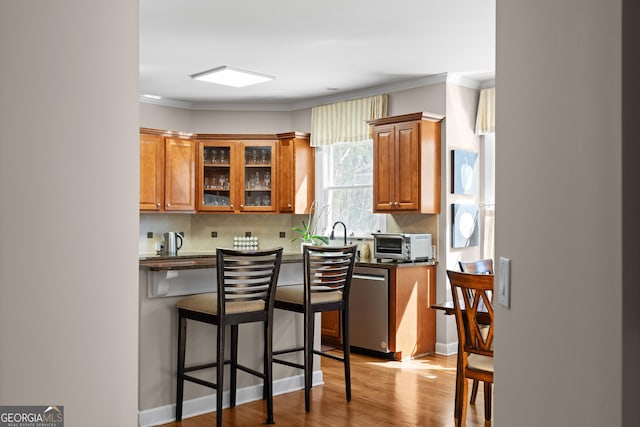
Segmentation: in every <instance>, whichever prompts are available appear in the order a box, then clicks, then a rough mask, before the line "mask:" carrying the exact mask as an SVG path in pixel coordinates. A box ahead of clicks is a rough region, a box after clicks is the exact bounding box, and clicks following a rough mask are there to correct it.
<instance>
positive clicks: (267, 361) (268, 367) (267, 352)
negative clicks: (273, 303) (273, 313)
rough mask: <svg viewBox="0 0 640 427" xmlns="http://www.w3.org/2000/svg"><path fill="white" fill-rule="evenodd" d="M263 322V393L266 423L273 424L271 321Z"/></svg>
mask: <svg viewBox="0 0 640 427" xmlns="http://www.w3.org/2000/svg"><path fill="white" fill-rule="evenodd" d="M271 320H272V319H269V320H268V321H265V322H264V386H263V387H262V390H263V394H264V395H266V399H267V421H266V423H267V424H275V421H274V420H273V327H272V324H273V322H272V321H271Z"/></svg>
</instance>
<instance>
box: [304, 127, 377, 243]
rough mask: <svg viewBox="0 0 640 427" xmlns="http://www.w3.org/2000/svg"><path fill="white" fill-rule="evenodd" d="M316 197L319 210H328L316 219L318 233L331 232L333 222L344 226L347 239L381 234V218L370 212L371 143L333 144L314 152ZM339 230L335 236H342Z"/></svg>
mask: <svg viewBox="0 0 640 427" xmlns="http://www.w3.org/2000/svg"><path fill="white" fill-rule="evenodd" d="M316 150H317V151H316V154H317V169H316V170H317V171H319V172H320V173H319V174H317V175H316V179H317V181H316V197H317V199H318V205H319V206H328V208H327V210H326V213H325V214H324V215H323V216H322V217H321V218H318V221H319V227H320V228H319V229H320V230H324V234H325V235H328V234H329V233H330V232H331V226H332V225H333V224H334V223H335V222H336V221H342V222H344V223H345V224H346V226H347V232H348V234H349V235H351V233H353V234H354V235H355V236H356V237H364V236H368V235H370V234H371V232H373V231H378V230H381V229H382V227H383V225H384V221H383V218H384V215H380V214H374V213H373V212H372V211H373V147H372V141H371V140H366V141H362V142H348V143H343V142H341V143H336V144H332V145H325V146H321V147H317V148H316ZM343 232H344V231H343V229H342V227H337V228H336V236H342V233H343Z"/></svg>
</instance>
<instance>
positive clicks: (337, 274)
mask: <svg viewBox="0 0 640 427" xmlns="http://www.w3.org/2000/svg"><path fill="white" fill-rule="evenodd" d="M356 249H357V246H356V245H349V246H308V245H307V246H304V247H303V262H304V270H305V277H304V284H305V286H304V292H305V302H309V301H311V299H312V295H313V294H317V296H318V297H319V298H317V299H315V298H314V300H318V301H323V300H324V298H322V294H327V293H328V292H334V291H341V292H342V301H343V302H347V303H348V301H349V289H350V287H351V278H352V277H353V267H354V265H355V262H356Z"/></svg>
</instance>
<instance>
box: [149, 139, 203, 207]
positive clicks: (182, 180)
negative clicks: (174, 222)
mask: <svg viewBox="0 0 640 427" xmlns="http://www.w3.org/2000/svg"><path fill="white" fill-rule="evenodd" d="M195 153H196V145H195V141H193V140H191V139H189V138H182V137H175V136H166V135H163V134H162V133H159V132H157V131H152V130H147V131H145V130H141V133H140V210H141V211H145V212H193V211H195V198H194V187H195V172H196V170H195Z"/></svg>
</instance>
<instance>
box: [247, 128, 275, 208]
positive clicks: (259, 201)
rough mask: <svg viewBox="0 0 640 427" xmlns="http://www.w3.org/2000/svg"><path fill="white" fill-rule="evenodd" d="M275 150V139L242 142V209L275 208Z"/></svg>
mask: <svg viewBox="0 0 640 427" xmlns="http://www.w3.org/2000/svg"><path fill="white" fill-rule="evenodd" d="M275 150H276V142H275V141H245V142H243V143H242V154H241V156H240V157H241V160H242V162H243V165H242V172H241V180H240V181H241V182H240V184H241V188H242V195H241V197H240V199H241V201H240V210H241V211H243V212H272V211H274V210H275V203H276V200H275V195H276V192H275V191H274V189H275V188H276V187H275V182H274V181H275V179H276V173H275V172H276V171H275V164H276V151H275Z"/></svg>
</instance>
